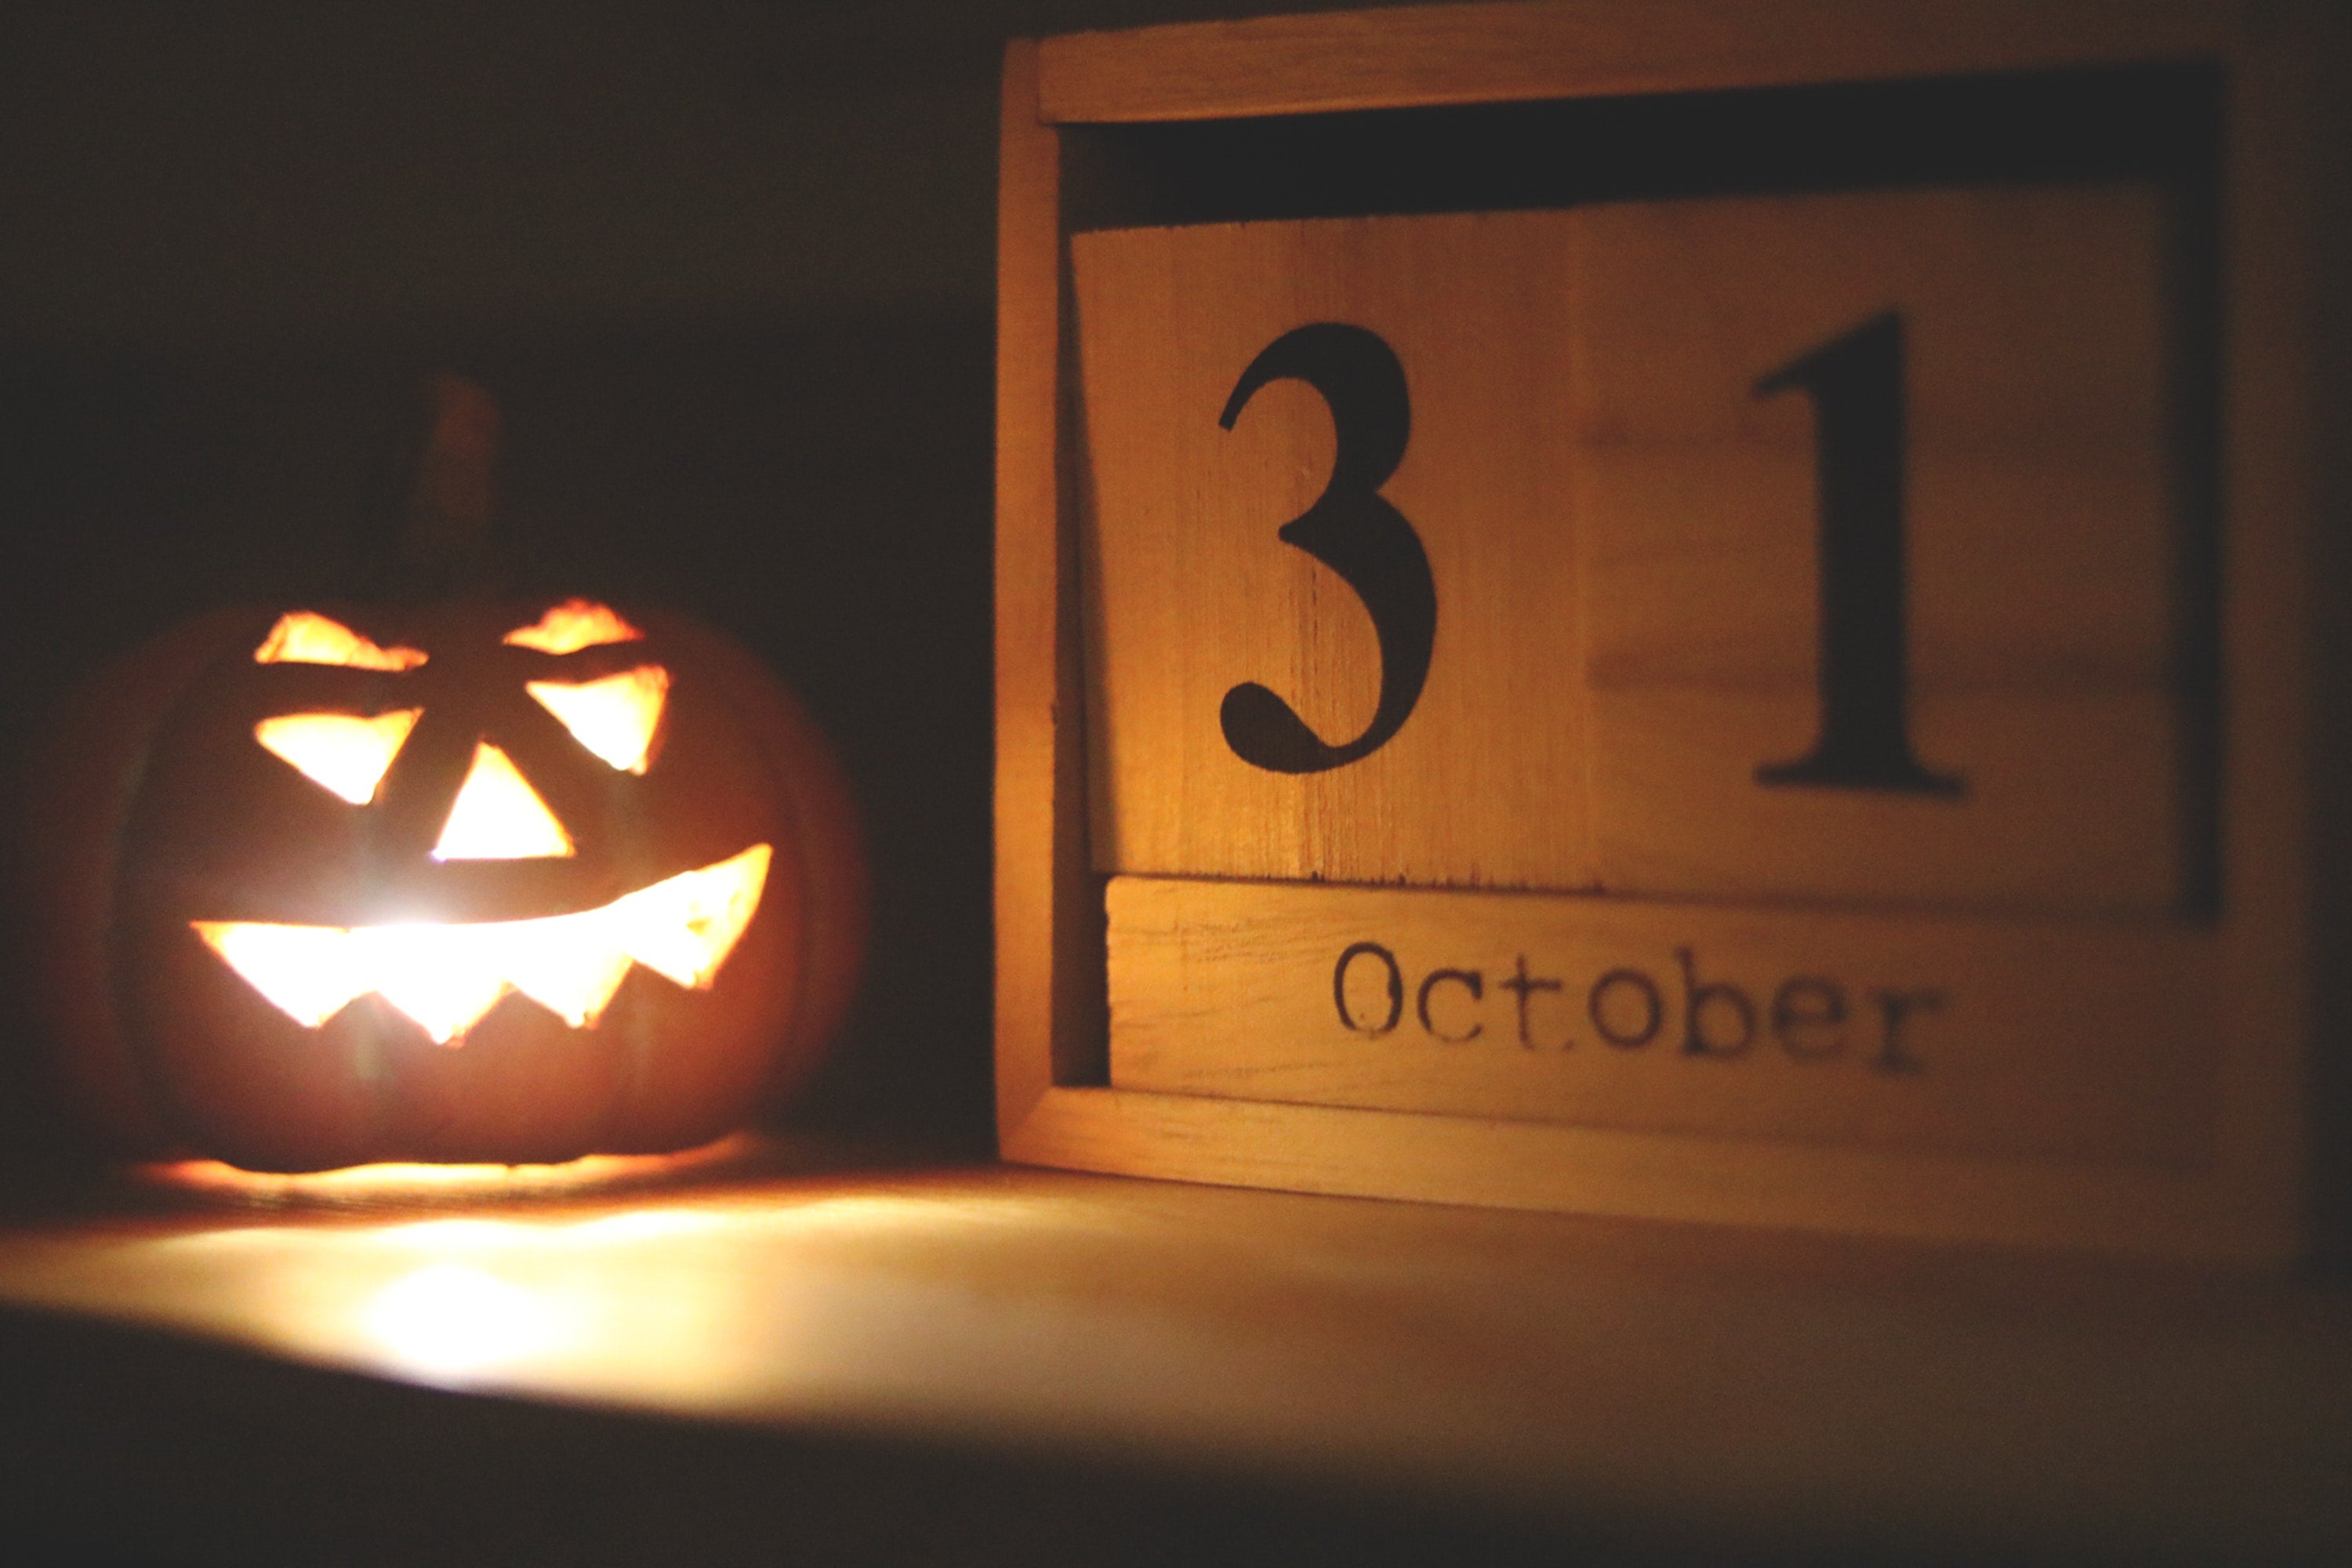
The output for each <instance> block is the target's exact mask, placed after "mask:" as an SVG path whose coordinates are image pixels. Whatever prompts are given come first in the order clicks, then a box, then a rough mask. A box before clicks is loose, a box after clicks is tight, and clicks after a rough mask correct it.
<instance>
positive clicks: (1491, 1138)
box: [995, 0, 2352, 1261]
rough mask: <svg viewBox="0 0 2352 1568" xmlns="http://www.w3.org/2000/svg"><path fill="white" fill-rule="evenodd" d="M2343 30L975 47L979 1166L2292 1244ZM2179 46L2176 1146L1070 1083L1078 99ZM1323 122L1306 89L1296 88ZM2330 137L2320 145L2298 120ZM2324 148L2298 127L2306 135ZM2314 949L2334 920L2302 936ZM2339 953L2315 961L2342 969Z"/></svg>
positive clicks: (1964, 23)
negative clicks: (2181, 470)
mask: <svg viewBox="0 0 2352 1568" xmlns="http://www.w3.org/2000/svg"><path fill="white" fill-rule="evenodd" d="M2345 31H2346V28H2345V27H2344V26H2343V25H2342V24H2341V23H2340V22H2339V21H2337V20H2336V19H2333V18H2331V17H2330V16H2329V15H2328V9H2327V7H2326V6H2325V5H2316V4H2315V5H2308V6H2304V7H2294V6H2286V5H2281V6H2259V7H2257V6H2243V7H2241V6H2237V5H2227V4H2221V3H2212V4H2203V3H2163V0H2150V3H2141V4H2125V5H2095V4H2064V5H2046V4H2032V3H2005V4H1997V5H1969V6H1963V7H1954V6H1946V5H1935V4H1932V3H1929V0H1906V3H1858V0H1802V3H1801V4H1799V5H1775V6H1769V7H1767V6H1756V5H1744V4H1738V3H1737V0H1675V3H1673V4H1667V5H1623V4H1610V3H1605V0H1603V3H1593V0H1563V3H1557V4H1535V5H1459V6H1444V7H1430V8H1413V9H1399V10H1386V11H1374V12H1366V13H1360V14H1350V15H1326V16H1307V17H1274V18H1265V19H1260V20H1254V21H1246V22H1237V23H1217V24H1202V25H1187V26H1168V27H1159V28H1150V29H1143V30H1140V31H1136V32H1129V33H1103V34H1081V35H1075V36H1071V37H1060V38H1050V39H1046V40H1044V41H1042V42H1036V43H1030V42H1022V43H1016V44H1014V45H1013V46H1012V47H1011V48H1010V50H1009V51H1008V54H1007V58H1006V64H1005V73H1004V95H1003V143H1002V174H1001V178H1002V188H1001V194H1000V204H1001V205H1000V234H999V247H1000V251H999V321H998V329H999V361H998V381H997V418H998V456H997V553H996V616H997V640H996V658H997V668H996V689H997V711H996V719H997V773H996V808H995V809H996V905H995V914H996V944H997V962H996V975H997V986H996V1046H995V1048H996V1089H997V1115H998V1127H999V1137H1000V1144H1001V1148H1002V1152H1003V1155H1004V1157H1005V1158H1006V1159H1008V1160H1012V1161H1015V1162H1020V1163H1034V1164H1044V1165H1054V1166H1063V1167H1068V1168H1074V1169H1081V1170H1090V1171H1102V1172H1113V1173H1129V1174H1135V1175H1143V1176H1154V1177H1162V1178H1172V1179H1179V1180H1187V1181H1199V1182H1212V1183H1225V1184H1244V1185H1255V1186H1271V1187H1281V1188H1287V1189H1295V1190H1302V1191H1312V1192H1325V1193H1344V1194H1364V1195H1376V1196H1383V1197H1394V1198H1413V1199H1425V1200H1436V1201H1443V1202H1454V1203H1470V1204H1483V1205H1500V1206H1507V1207H1525V1208H1544V1209H1559V1210H1571V1211H1579V1212H1586V1213H1596V1214H1611V1215H1643V1216H1649V1217H1656V1218H1665V1219H1679V1220H1692V1221H1708V1222H1728V1223H1739V1224H1749V1225H1761V1226H1800V1227H1818V1228H1828V1229H1839V1230H1848V1231H1856V1232H1865V1233H1874V1234H1883V1235H1892V1236H1903V1237H1919V1238H1937V1239H1972V1240H1980V1241H1990V1242H1996V1243H2005V1244H2025V1245H2044V1246H2074V1247H2097V1248H2105V1249H2113V1250H2121V1251H2129V1252H2138V1253H2147V1254H2158V1255H2171V1256H2180V1257H2195V1258H2216V1259H2232V1260H2244V1261H2276V1260H2282V1259H2288V1258H2299V1257H2309V1256H2313V1255H2315V1254H2320V1253H2326V1252H2328V1251H2330V1250H2332V1249H2333V1248H2334V1246H2335V1243H2336V1238H2338V1237H2342V1236H2343V1235H2344V1234H2345V1230H2346V1227H2345V1226H2344V1224H2343V1222H2342V1220H2341V1218H2340V1215H2339V1213H2338V1202H2337V1199H2338V1196H2339V1194H2342V1193H2343V1192H2344V1191H2345V1188H2346V1183H2345V1181H2344V1179H2343V1172H2342V1170H2341V1169H2340V1167H2341V1166H2343V1165H2345V1164H2347V1163H2352V1155H2347V1152H2344V1151H2343V1150H2342V1148H2341V1146H2342V1145H2343V1144H2344V1143H2345V1142H2347V1138H2346V1133H2347V1129H2352V1117H2347V1115H2346V1114H2345V1111H2344V1106H2345V1103H2346V1101H2347V1099H2352V1094H2347V1080H2352V1065H2347V1064H2346V1063H2345V1062H2343V1061H2342V1059H2341V1058H2343V1057H2344V1055H2345V1054H2346V1046H2347V1038H2352V1034H2348V1033H2347V1031H2346V1030H2345V1029H2344V1028H2343V1026H2342V1025H2341V1023H2340V1022H2336V1021H2334V1020H2340V1019H2341V1018H2342V1017H2343V1016H2344V1011H2343V1010H2344V1008H2345V1007H2346V1006H2347V1005H2352V977H2345V978H2338V977H2336V976H2335V975H2333V974H2332V973H2330V966H2329V964H2328V962H2327V960H2328V957H2329V954H2330V953H2331V952H2341V951H2352V950H2346V949H2344V948H2343V947H2342V938H2343V935H2344V934H2345V931H2346V930H2347V926H2352V834H2347V832H2346V831H2344V829H2342V828H2340V827H2338V826H2336V825H2335V823H2334V822H2333V821H2332V820H2331V819H2330V816H2329V813H2328V811H2327V809H2326V806H2327V803H2328V802H2329V801H2331V800H2343V801H2346V802H2352V793H2347V792H2346V791H2345V789H2344V787H2343V786H2344V784H2346V782H2347V778H2352V762H2347V760H2346V759H2347V754H2352V744H2347V740H2352V679H2347V673H2352V614H2347V611H2352V605H2347V594H2346V588H2347V578H2348V577H2352V574H2347V571H2346V570H2345V562H2344V559H2343V558H2344V555H2345V552H2346V544H2345V543H2344V542H2342V540H2341V539H2340V538H2339V537H2336V536H2345V535H2352V528H2347V527H2345V526H2340V525H2339V526H2336V527H2334V528H2333V529H2332V530H2331V527H2330V524H2331V522H2337V523H2339V524H2340V520H2341V519H2342V517H2343V515H2344V512H2345V510H2346V504H2347V497H2348V496H2352V455H2347V448H2352V439H2347V431H2352V421H2347V418H2346V409H2347V382H2352V333H2347V319H2352V310H2347V308H2346V307H2345V306H2344V305H2342V304H2339V303H2336V302H2334V301H2331V300H2329V299H2328V298H2327V296H2326V291H2325V289H2324V287H2323V279H2324V278H2326V276H2328V268H2329V267H2330V265H2331V264H2332V265H2333V266H2334V268H2336V271H2335V275H2336V276H2338V277H2344V276H2352V268H2346V267H2345V265H2344V264H2345V261H2346V260H2347V250H2346V245H2345V231H2346V225H2345V224H2344V223H2343V222H2342V214H2341V206H2340V203H2341V201H2342V199H2343V192H2342V190H2341V185H2342V184H2343V181H2344V174H2345V169H2344V163H2343V162H2342V159H2343V153H2342V151H2341V150H2342V148H2343V145H2344V136H2343V129H2344V124H2345V119H2344V116H2345V110H2344V107H2343V106H2344V104H2345V102H2346V101H2347V98H2352V94H2347V91H2346V86H2347V78H2352V72H2347V62H2346V42H2345V37H2344V34H2345ZM2169 66H2180V67H2185V68H2196V69H2204V70H2210V71H2211V72H2214V73H2216V74H2217V75H2218V79H2219V81H2220V84H2221V101H2222V103H2223V104H2224V106H2225V108H2224V111H2223V114H2222V118H2221V135H2220V142H2221V145H2220V147H2219V149H2218V154H2219V162H2218V169H2219V179H2218V193H2219V200H2218V203H2217V211H2216V227H2217V228H2218V231H2219V232H2218V235H2217V236H2216V242H2217V245H2218V254H2219V256H2220V257H2221V279H2222V281H2221V288H2220V293H2219V300H2218V302H2219V307H2220V317H2221V320H2220V326H2219V331H2218V336H2217V342H2218V355H2219V357H2218V387H2217V390H2216V397H2217V408H2218V423H2219V427H2220V431H2221V435H2220V437H2219V441H2220V451H2219V467H2218V471H2219V475H2220V490H2219V496H2218V502H2219V511H2220V514H2221V527H2220V530H2219V534H2218V537H2219V540H2220V545H2219V550H2220V555H2221V560H2220V567H2221V570H2220V581H2221V584H2222V585H2223V586H2222V589H2221V601H2220V605H2219V612H2218V614H2219V643H2220V647H2219V658H2220V668H2221V703H2222V706H2223V708H2224V710H2225V711H2226V713H2227V714H2228V722H2227V724H2226V726H2225V727H2224V728H2223V730H2222V731H2221V742H2220V750H2219V755H2218V761H2217V764H2216V772H2217V781H2218V797H2219V805H2218V807H2217V810H2218V824H2217V833H2216V839H2217V842H2218V844H2219V845H2220V852H2219V867H2220V869H2219V886H2218V896H2217V900H2216V908H2217V912H2216V913H2215V914H2214V915H2213V916H2212V918H2211V919H2210V921H2209V922H2207V923H2206V924H2205V925H2204V926H2203V928H2202V929H2203V930H2204V931H2205V932H2206V935H2207V938H2208V939H2209V940H2210V942H2211V943H2212V945H2213V949H2214V952H2215V955H2216V961H2217V963H2218V964H2219V968H2220V973H2221V1007H2220V1009H2219V1013H2220V1017H2221V1039H2220V1041H2219V1044H2218V1047H2217V1050H2218V1059H2219V1063H2220V1072H2219V1079H2218V1087H2217V1095H2216V1108H2215V1121H2214V1136H2213V1141H2212V1144H2211V1147H2212V1151H2213V1152H2212V1156H2211V1158H2210V1160H2208V1161H2206V1162H2203V1163H2200V1164H2197V1165H2196V1166H2194V1167H2185V1168H2159V1167H2157V1166H2152V1165H2147V1164H2123V1163H2115V1164H2102V1163H2095V1162H2089V1161H2074V1162H2068V1161H2059V1160H2028V1159H2013V1158H2011V1159H1994V1158H1987V1157H1983V1156H1979V1155H1969V1154H1961V1153H1948V1152H1937V1153H1922V1152H1888V1151H1885V1150H1875V1149H1867V1148H1853V1147H1840V1146H1832V1145H1827V1144H1808V1143H1803V1142H1793V1141H1778V1142H1776V1141H1772V1140H1768V1139H1750V1140H1738V1139H1721V1138H1703V1137H1696V1136H1691V1135H1686V1134H1675V1133H1665V1132H1658V1131H1629V1130H1624V1129H1618V1128H1601V1127H1585V1126H1574V1125H1559V1124H1548V1123H1538V1122H1527V1121H1491V1120H1485V1119H1478V1118H1470V1117H1461V1116H1450V1115H1438V1114H1424V1113H1406V1112H1398V1111H1387V1110H1358V1109H1344V1108H1339V1107H1331V1106H1320V1105H1303V1104H1288V1103H1281V1104H1277V1103H1271V1102H1259V1101H1250V1100H1233V1099H1217V1098H1207V1097H1201V1096H1192V1095H1181V1094H1160V1093H1144V1092H1138V1091H1133V1090H1127V1089H1114V1088H1111V1087H1109V1085H1108V1070H1107V1066H1106V1063H1107V1054H1106V1038H1107V1030H1108V1020H1107V1002H1106V997H1105V977H1104V970H1105V945H1104V943H1105V917H1104V912H1103V889H1104V879H1103V878H1102V876H1101V875H1100V874H1098V873H1097V871H1095V870H1094V869H1093V868H1092V867H1091V865H1090V862H1089V858H1088V854H1087V801H1088V791H1087V752H1086V749H1085V744H1084V738H1083V734H1082V729H1083V724H1082V714H1083V711H1084V706H1085V704H1084V700H1083V691H1084V688H1083V684H1082V682H1083V675H1084V671H1083V669H1082V661H1083V651H1082V649H1083V643H1084V637H1083V635H1082V631H1083V628H1082V626H1081V607H1080V604H1079V598H1078V593H1077V584H1078V583H1079V574H1080V566H1079V560H1078V539H1077V526H1076V520H1077V518H1078V517H1079V515H1080V509H1081V508H1082V507H1083V505H1084V504H1085V496H1084V492H1083V479H1084V476H1083V474H1082V472H1081V471H1080V463H1079V451H1080V445H1081V443H1082V439H1083V430H1082V428H1081V420H1080V417H1079V414H1078V410H1077V407H1076V395H1075V393H1074V382H1075V374H1074V364H1075V350H1074V346H1073V321H1074V312H1073V308H1072V303H1071V300H1072V294H1071V273H1070V260H1069V238H1070V235H1071V233H1072V232H1073V230H1074V228H1076V227H1077V226H1080V224H1081V222H1082V221H1083V219H1082V216H1081V215H1083V214H1084V213H1085V212H1086V211H1088V210H1093V211H1097V212H1099V211H1104V210H1109V211H1116V210H1118V202H1119V200H1120V191H1119V182H1120V180H1121V178H1122V171H1121V170H1120V168H1119V167H1118V162H1117V160H1116V159H1115V158H1114V159H1107V158H1104V157H1101V156H1097V155H1095V154H1094V153H1092V152H1090V151H1089V149H1088V147H1087V144H1086V142H1085V138H1086V137H1087V134H1088V132H1090V131H1092V130H1094V129H1096V128H1101V127H1116V126H1135V125H1147V124H1167V123H1175V122H1211V121H1254V122H1261V123H1263V122H1271V121H1274V120H1276V119H1282V120H1288V121H1293V122H1304V121H1306V120H1307V119H1308V118H1311V117H1338V116H1346V115H1349V114H1351V113H1354V112H1355V111H1360V110H1399V109H1417V108H1433V107H1438V106H1456V105H1478V104H1489V105H1495V104H1516V103H1542V102H1558V101H1561V100H1609V99H1627V98H1635V97H1650V96H1663V95H1670V94H1682V93H1700V92H1717V91H1725V90H1735V89H1762V88H1774V87H1789V86H1797V85H1809V84H1824V83H1856V84H1867V83H1902V82H1910V81H1922V82H1924V81H1933V80H1950V79H1966V78H1969V77H1973V76H1978V75H1982V74H1986V73H2036V72H2067V71H2098V70H2105V69H2109V68H2137V67H2169ZM1328 122H1329V123H1338V121H1328ZM2331 138H2332V140H2331ZM2331 159H2335V160H2336V162H2331V161H2330V160H2331ZM2331 944H2333V945H2331ZM2342 967H2343V968H2345V969H2347V970H2352V963H2347V964H2344V965H2342Z"/></svg>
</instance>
